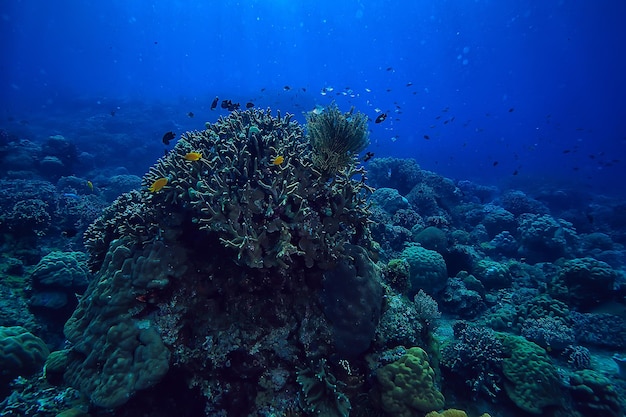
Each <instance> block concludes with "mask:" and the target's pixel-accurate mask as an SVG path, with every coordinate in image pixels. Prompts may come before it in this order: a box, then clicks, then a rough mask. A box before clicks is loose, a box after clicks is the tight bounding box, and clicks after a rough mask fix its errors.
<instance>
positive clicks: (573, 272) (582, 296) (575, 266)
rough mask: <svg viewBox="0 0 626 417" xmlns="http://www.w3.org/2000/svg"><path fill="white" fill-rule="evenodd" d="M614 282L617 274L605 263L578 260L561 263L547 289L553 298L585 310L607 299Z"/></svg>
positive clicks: (594, 260)
mask: <svg viewBox="0 0 626 417" xmlns="http://www.w3.org/2000/svg"><path fill="white" fill-rule="evenodd" d="M616 279H617V272H615V271H614V270H613V268H611V266H610V265H609V264H607V263H606V262H602V261H598V260H596V259H594V258H577V259H571V260H568V261H565V262H564V263H563V267H562V268H561V270H560V272H559V274H558V275H557V276H556V277H555V278H554V279H553V280H552V285H551V286H550V287H549V288H548V290H549V292H550V294H551V295H552V296H553V297H554V298H557V299H560V300H562V301H565V302H567V303H568V304H570V305H572V306H575V307H578V308H582V309H586V308H590V307H593V306H595V305H597V304H598V303H600V302H602V301H607V300H609V299H610V298H611V297H612V296H613V283H614V282H615V280H616Z"/></svg>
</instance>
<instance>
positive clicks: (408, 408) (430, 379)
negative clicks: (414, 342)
mask: <svg viewBox="0 0 626 417" xmlns="http://www.w3.org/2000/svg"><path fill="white" fill-rule="evenodd" d="M376 377H377V379H378V382H379V383H380V385H381V401H382V407H383V410H385V412H386V413H389V414H390V415H394V416H398V417H410V416H413V415H415V413H416V412H417V411H422V412H428V411H434V410H437V409H439V408H441V407H443V404H444V398H443V394H441V392H440V391H439V390H438V389H437V387H436V386H435V381H434V371H433V369H432V368H431V367H430V364H429V362H428V355H427V354H426V352H425V351H424V350H423V349H422V348H419V347H413V348H410V349H409V350H408V351H407V353H406V354H405V355H404V356H402V357H401V358H400V359H398V360H397V361H395V362H393V363H390V364H389V365H385V366H384V367H382V368H380V369H379V370H378V372H377V374H376Z"/></svg>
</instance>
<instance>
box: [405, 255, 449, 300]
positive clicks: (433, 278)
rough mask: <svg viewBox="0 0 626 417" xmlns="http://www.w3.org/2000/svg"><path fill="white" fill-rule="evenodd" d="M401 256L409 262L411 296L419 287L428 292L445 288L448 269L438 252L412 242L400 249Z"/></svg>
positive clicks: (434, 292)
mask: <svg viewBox="0 0 626 417" xmlns="http://www.w3.org/2000/svg"><path fill="white" fill-rule="evenodd" d="M401 256H402V258H403V259H406V261H407V262H408V263H409V269H410V272H411V278H410V284H411V290H410V295H411V296H413V295H415V294H417V292H418V291H419V290H420V289H422V290H424V291H425V292H426V293H428V294H436V293H437V292H439V291H441V290H442V289H444V288H445V286H446V282H447V280H448V270H447V268H446V262H445V261H444V259H443V256H441V255H440V254H439V253H438V252H435V251H433V250H428V249H425V248H423V247H421V246H419V245H415V244H412V245H409V246H407V247H406V248H405V249H404V250H403V251H402V255H401Z"/></svg>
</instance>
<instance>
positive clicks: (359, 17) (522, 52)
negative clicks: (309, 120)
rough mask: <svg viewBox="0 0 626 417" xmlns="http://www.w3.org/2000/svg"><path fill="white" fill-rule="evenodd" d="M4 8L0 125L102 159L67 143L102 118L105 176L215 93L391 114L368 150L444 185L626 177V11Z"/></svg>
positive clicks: (570, 7) (574, 182) (147, 152)
mask: <svg viewBox="0 0 626 417" xmlns="http://www.w3.org/2000/svg"><path fill="white" fill-rule="evenodd" d="M339 3H341V4H339ZM0 9H1V11H0V19H1V25H0V38H1V39H2V43H1V48H2V49H1V52H0V54H1V56H2V64H1V67H0V71H1V77H0V80H1V83H0V94H1V97H2V100H0V109H1V117H2V122H1V123H0V126H2V127H4V128H5V129H6V130H9V131H10V130H12V129H13V130H15V129H17V130H18V131H23V132H25V134H26V135H28V134H30V135H31V136H32V137H34V138H35V139H36V138H37V137H38V136H42V135H43V136H42V137H44V138H47V134H63V135H64V136H66V137H69V138H70V139H71V140H73V141H74V142H75V143H77V145H78V147H79V149H86V150H88V151H91V152H96V151H97V150H98V149H100V150H102V148H103V147H104V148H113V149H114V150H115V148H116V145H115V143H114V142H110V139H108V138H107V135H106V134H107V131H106V129H104V132H99V135H93V136H95V137H89V135H88V134H85V132H84V130H80V132H78V129H77V128H76V126H78V125H80V124H81V123H82V122H84V120H85V119H87V118H90V117H92V118H93V117H97V116H102V117H104V116H109V114H110V113H111V112H114V113H115V116H114V117H115V122H112V121H111V122H108V123H109V125H110V126H111V131H112V132H115V133H119V131H121V132H123V133H124V134H125V135H127V139H126V140H125V141H124V146H125V149H128V148H130V149H131V151H127V152H128V153H127V154H126V155H127V156H128V158H127V160H124V159H123V157H120V158H118V159H115V158H112V160H111V163H116V164H120V165H126V166H128V167H129V169H130V171H131V172H133V173H136V174H138V175H141V174H143V172H145V170H146V169H147V167H148V166H149V165H150V164H151V163H152V162H153V161H154V159H155V158H156V157H158V156H160V155H161V154H162V145H161V144H160V138H161V136H162V134H163V133H164V132H165V131H167V130H174V131H175V133H177V134H180V133H182V132H183V131H184V130H188V129H200V128H202V127H203V125H204V122H205V121H211V122H213V121H215V120H216V119H217V117H218V116H219V115H220V114H226V113H227V112H226V111H224V110H219V108H218V111H214V112H211V111H210V110H209V106H210V102H211V101H212V99H213V98H214V97H215V96H219V97H220V100H221V99H226V98H228V99H231V100H232V101H233V102H237V101H239V102H241V103H242V104H244V103H245V102H247V101H252V102H253V103H254V104H255V105H256V106H260V107H271V108H272V109H277V110H278V109H280V110H281V111H283V112H286V111H289V112H292V113H295V114H296V116H297V117H298V119H299V120H304V117H303V112H306V111H309V110H311V109H313V108H314V106H315V105H317V104H320V105H326V104H328V103H330V102H331V101H332V100H336V102H337V103H338V105H339V106H340V107H341V108H342V109H344V110H346V111H347V110H348V109H349V108H350V107H351V106H355V107H356V109H357V110H360V111H362V112H364V113H366V114H368V115H369V116H370V117H371V119H372V120H373V119H374V118H375V117H376V116H377V115H378V114H379V113H377V112H376V109H379V110H380V112H386V113H388V114H389V117H388V118H387V120H386V121H385V122H383V123H380V124H374V123H372V124H371V140H372V144H371V146H370V149H369V150H370V151H372V152H374V153H375V154H376V156H377V157H378V156H402V157H412V158H415V159H416V160H417V162H418V163H419V164H420V166H421V167H422V168H425V169H429V170H433V171H435V172H437V173H439V174H441V175H444V176H448V177H451V178H454V179H471V180H475V181H478V182H481V183H489V184H501V185H507V186H510V187H514V188H515V187H517V188H530V189H532V188H533V187H535V188H536V187H537V186H538V185H541V186H542V187H545V186H553V187H555V188H558V187H565V188H567V187H572V186H573V187H577V188H580V187H584V188H586V189H589V190H593V191H598V192H604V193H611V194H614V193H619V192H621V189H622V186H621V178H623V177H624V175H626V168H625V166H626V165H625V163H626V155H625V153H626V152H625V151H626V106H625V105H624V97H626V83H625V82H624V77H623V74H626V55H625V54H624V52H625V51H624V46H623V41H622V40H623V39H626V26H625V25H624V24H623V22H624V17H626V3H625V2H621V1H612V2H602V3H596V2H584V1H558V2H552V1H550V2H534V1H516V2H512V1H437V2H432V1H415V2H396V1H377V2H367V1H354V2H336V1H315V2H294V1H289V2H288V1H220V2H202V1H198V2H183V1H176V2H174V1H159V2H146V1H108V2H97V1H81V2H60V3H59V2H43V1H22V2H20V1H4V2H2V4H0ZM287 86H288V87H289V88H290V89H289V90H287V89H286V88H285V87H287ZM328 87H331V88H332V89H333V91H331V92H328V93H327V94H326V95H322V94H321V93H322V89H324V88H328ZM189 112H193V113H194V116H195V117H193V118H190V117H189V116H188V115H187V114H188V113H189ZM142 116H143V117H142ZM109 117H113V116H109ZM20 122H21V124H19V123H20ZM13 125H17V126H13ZM18 128H19V129H18ZM109 133H110V132H109ZM103 135H104V136H103ZM425 136H426V137H428V139H426V138H425ZM107 141H109V144H108V145H107V144H106V142H107ZM93 142H100V143H99V144H98V146H97V147H95V145H94V143H93ZM102 142H104V143H102ZM117 148H119V147H117ZM132 149H135V150H137V152H132ZM108 150H109V151H111V149H108ZM117 150H119V149H117ZM96 157H97V155H96Z"/></svg>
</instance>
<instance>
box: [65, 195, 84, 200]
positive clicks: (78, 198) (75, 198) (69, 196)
mask: <svg viewBox="0 0 626 417" xmlns="http://www.w3.org/2000/svg"><path fill="white" fill-rule="evenodd" d="M63 197H67V198H73V199H74V200H80V196H79V195H78V194H76V193H63Z"/></svg>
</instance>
